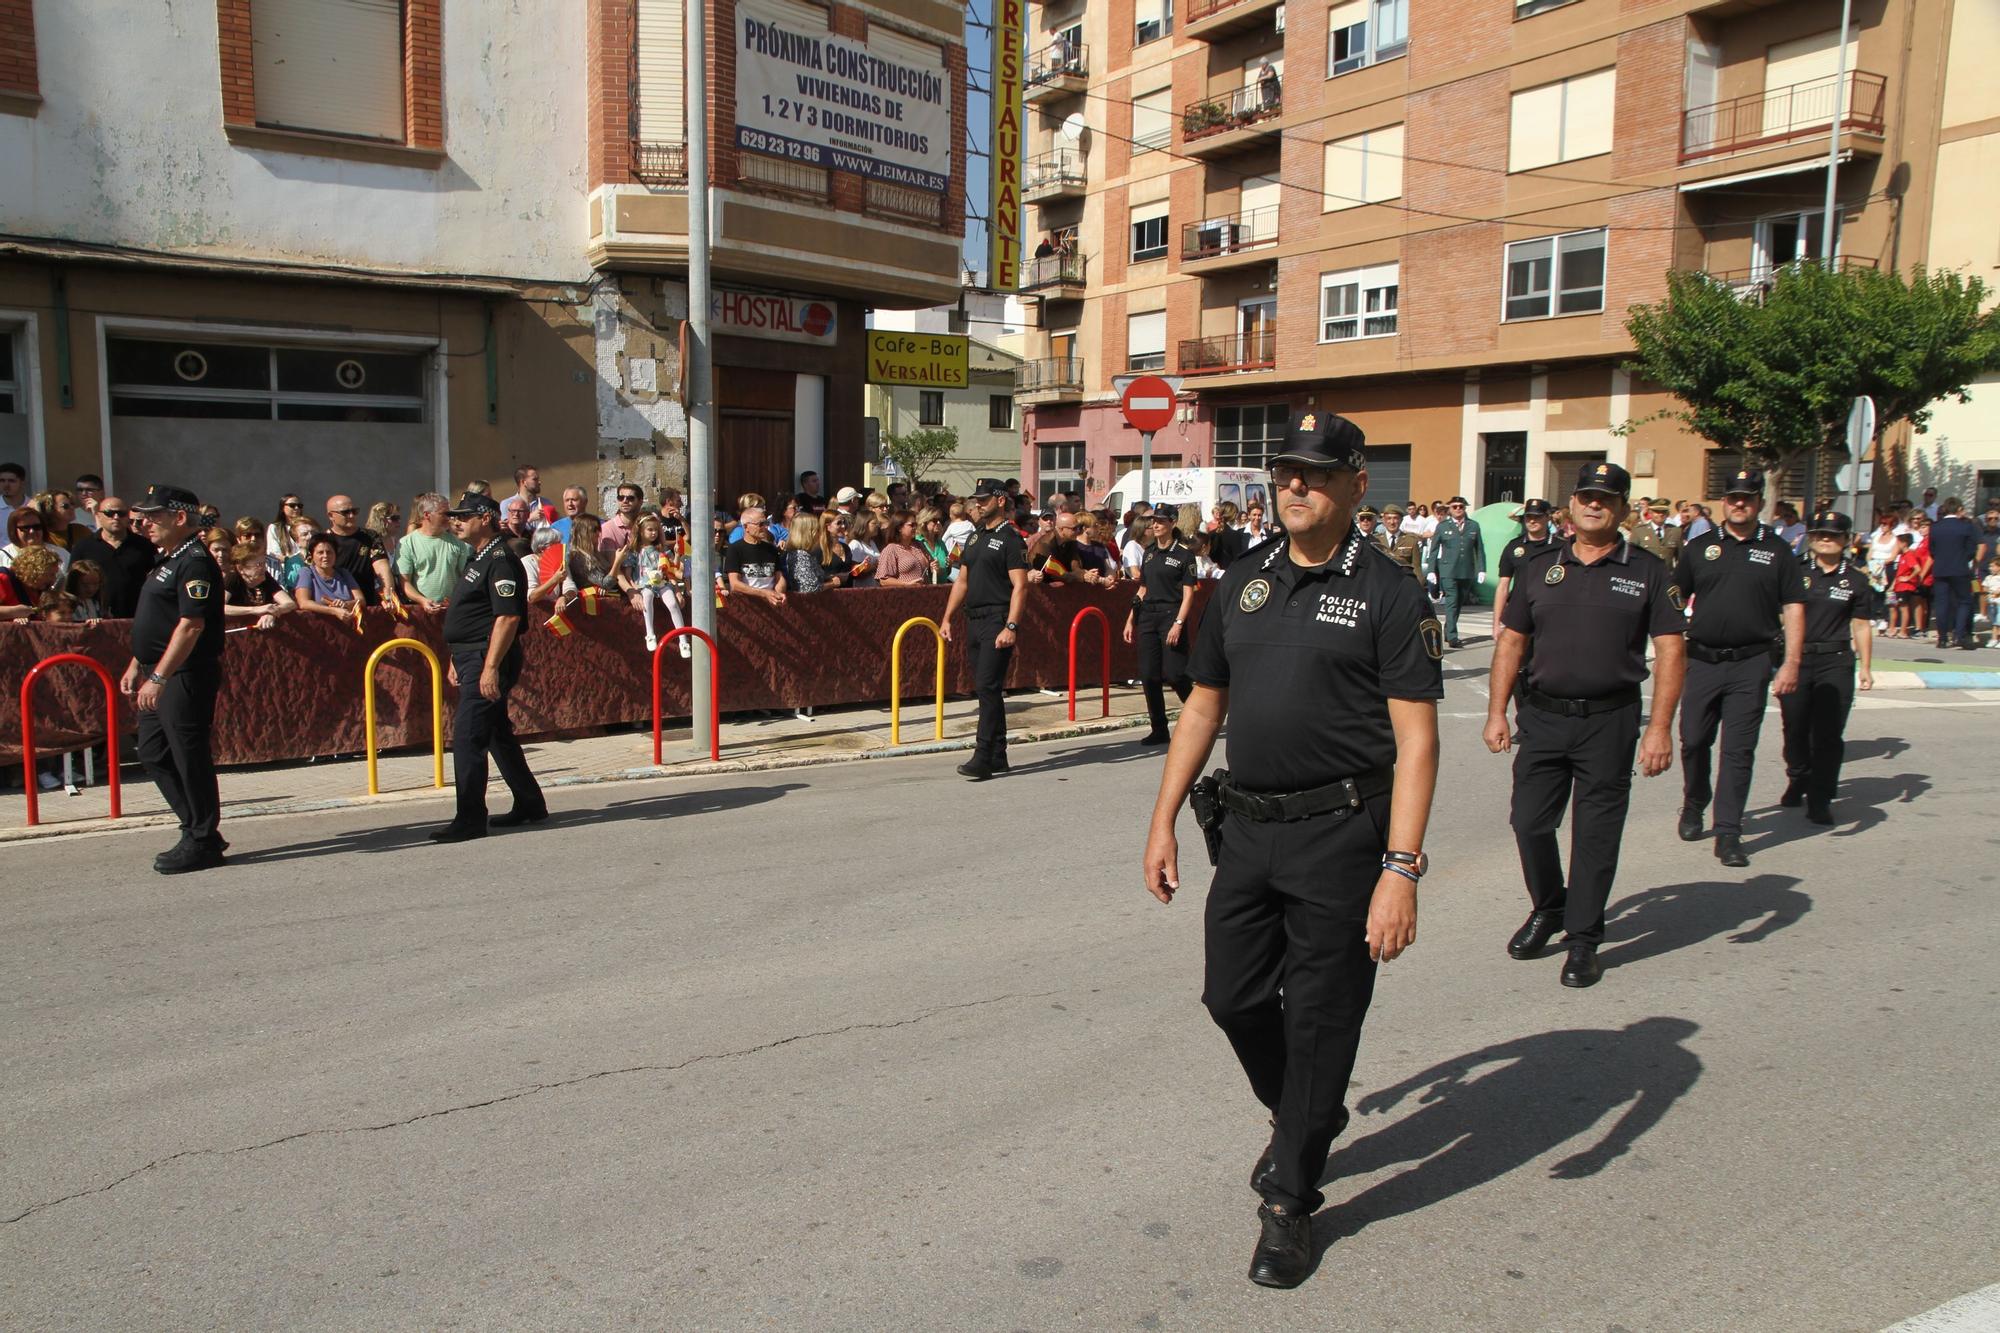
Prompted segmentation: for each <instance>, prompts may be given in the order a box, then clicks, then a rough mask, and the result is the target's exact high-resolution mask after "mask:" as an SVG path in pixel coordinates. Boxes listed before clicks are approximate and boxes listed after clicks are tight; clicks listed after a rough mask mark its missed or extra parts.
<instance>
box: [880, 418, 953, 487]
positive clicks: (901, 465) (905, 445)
mask: <svg viewBox="0 0 2000 1333" xmlns="http://www.w3.org/2000/svg"><path fill="white" fill-rule="evenodd" d="M957 452H958V431H957V430H956V429H955V428H954V427H951V426H924V427H919V428H918V429H916V430H913V431H911V432H909V433H908V434H906V435H884V436H883V437H882V457H883V458H885V459H887V460H889V461H891V462H893V463H894V464H895V465H896V469H897V470H898V471H899V472H901V473H902V474H903V479H904V480H905V481H907V482H908V483H909V484H910V490H911V492H912V493H915V491H916V489H917V483H918V482H919V481H922V480H923V476H924V472H925V471H926V470H927V469H929V468H933V467H936V466H937V465H938V464H939V463H941V462H943V461H944V460H945V459H947V458H950V457H951V456H952V455H953V454H955V453H957Z"/></svg>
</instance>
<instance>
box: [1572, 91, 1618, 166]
mask: <svg viewBox="0 0 2000 1333" xmlns="http://www.w3.org/2000/svg"><path fill="white" fill-rule="evenodd" d="M1617 100H1618V71H1617V69H1616V68H1613V69H1600V70H1597V71H1596V72H1595V73H1591V74H1579V75H1578V76H1577V77H1576V78H1573V79H1570V80H1569V81H1568V82H1566V83H1565V84H1564V85H1563V141H1562V160H1563V161H1565V162H1573V161H1575V160H1576V159H1577V158H1580V157H1596V156H1597V155H1598V154H1599V153H1608V152H1610V151H1611V119H1612V116H1613V114H1614V113H1615V110H1616V105H1615V104H1616V102H1617Z"/></svg>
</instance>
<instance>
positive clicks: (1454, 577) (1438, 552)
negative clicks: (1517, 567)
mask: <svg viewBox="0 0 2000 1333" xmlns="http://www.w3.org/2000/svg"><path fill="white" fill-rule="evenodd" d="M1424 574H1425V575H1426V576H1427V577H1428V578H1430V579H1432V580H1434V581H1435V582H1436V584H1437V590H1438V595H1439V596H1440V597H1442V598H1443V599H1444V638H1445V642H1446V643H1448V644H1450V645H1451V646H1452V647H1454V648H1456V647H1457V646H1458V644H1459V636H1458V612H1459V608H1460V607H1461V606H1463V605H1464V604H1465V603H1467V602H1471V601H1476V600H1477V599H1478V595H1479V594H1478V592H1477V588H1478V586H1479V584H1480V583H1482V582H1484V581H1485V578H1486V547H1485V544H1484V543H1483V542H1482V541H1481V540H1480V535H1479V524H1478V523H1476V522H1474V521H1473V520H1472V519H1471V518H1469V517H1468V518H1464V519H1452V518H1447V519H1445V520H1444V521H1443V522H1441V523H1439V524H1438V528H1437V531H1436V532H1435V533H1433V534H1431V540H1430V545H1429V546H1427V547H1426V548H1425V550H1424Z"/></svg>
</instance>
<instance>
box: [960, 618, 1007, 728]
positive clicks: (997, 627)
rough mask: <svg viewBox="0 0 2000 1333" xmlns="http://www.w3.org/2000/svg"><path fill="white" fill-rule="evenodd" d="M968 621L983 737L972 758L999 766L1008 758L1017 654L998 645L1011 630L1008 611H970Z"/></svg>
mask: <svg viewBox="0 0 2000 1333" xmlns="http://www.w3.org/2000/svg"><path fill="white" fill-rule="evenodd" d="M965 618H966V623H967V626H968V628H969V629H970V631H971V642H970V643H969V644H967V649H968V650H969V651H970V653H971V655H972V692H973V695H974V696H975V697H977V698H978V700H979V734H978V735H977V737H975V738H974V741H973V746H972V754H973V757H974V758H975V759H978V760H980V761H981V762H984V763H995V762H999V761H1003V760H1005V759H1006V758H1007V667H1008V664H1009V663H1011V662H1012V661H1013V660H1014V650H1013V649H1012V648H1002V647H1000V646H999V645H998V644H996V643H995V642H994V640H995V639H996V638H998V637H999V635H1000V632H1001V631H1002V630H1004V629H1006V628H1007V610H1006V608H1005V607H999V608H996V609H994V610H990V611H969V612H967V613H966V617H965Z"/></svg>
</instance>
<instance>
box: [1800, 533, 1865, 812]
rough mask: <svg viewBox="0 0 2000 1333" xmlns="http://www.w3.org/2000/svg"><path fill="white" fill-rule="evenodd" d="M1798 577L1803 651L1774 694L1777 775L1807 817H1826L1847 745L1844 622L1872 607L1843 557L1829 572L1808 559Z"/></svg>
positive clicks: (1851, 665)
mask: <svg viewBox="0 0 2000 1333" xmlns="http://www.w3.org/2000/svg"><path fill="white" fill-rule="evenodd" d="M1841 535H1842V537H1843V538H1844V537H1845V536H1846V533H1845V532H1843V533H1842V534H1841ZM1799 582H1800V587H1801V588H1802V589H1803V590H1804V592H1805V602H1806V648H1805V657H1804V658H1803V659H1802V660H1801V662H1800V666H1799V687H1798V689H1796V690H1794V691H1793V692H1792V693H1790V694H1786V695H1780V696H1779V698H1778V715H1779V717H1780V718H1781V719H1782V720H1783V722H1784V728H1785V775H1786V776H1787V777H1788V778H1790V779H1791V790H1792V791H1794V792H1797V793H1798V794H1800V795H1803V796H1804V797H1805V801H1806V808H1807V810H1808V811H1809V812H1811V813H1812V815H1813V816H1814V817H1815V819H1818V820H1821V821H1822V822H1830V821H1831V819H1832V814H1831V811H1830V810H1829V809H1828V807H1829V806H1831V805H1832V804H1833V794H1834V791H1835V789H1836V788H1838V787H1839V785H1840V763H1841V759H1842V758H1843V757H1844V755H1845V753H1846V748H1847V743H1846V740H1845V738H1844V733H1845V732H1846V730H1847V715H1848V713H1849V712H1850V711H1851V710H1852V709H1853V707H1854V672H1855V660H1854V639H1853V629H1852V626H1853V623H1854V622H1855V621H1857V620H1860V621H1865V622H1873V621H1874V619H1875V617H1876V615H1877V614H1879V613H1878V611H1877V609H1876V606H1875V589H1874V588H1873V587H1872V586H1871V585H1870V583H1869V581H1868V573H1867V571H1866V570H1863V569H1860V568H1858V567H1857V566H1855V565H1853V564H1851V563H1849V562H1848V561H1847V560H1845V559H1843V560H1842V561H1841V562H1840V564H1839V565H1838V566H1837V567H1836V568H1835V569H1834V570H1833V571H1832V572H1831V573H1829V572H1828V571H1826V570H1824V569H1821V568H1820V566H1819V561H1817V560H1810V559H1809V560H1807V561H1806V562H1805V573H1804V574H1803V575H1801V576H1800V581H1799ZM1789 794H1790V793H1789V792H1788V795H1789Z"/></svg>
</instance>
